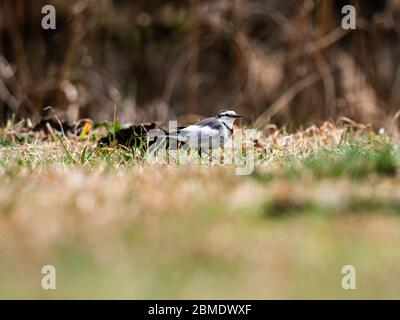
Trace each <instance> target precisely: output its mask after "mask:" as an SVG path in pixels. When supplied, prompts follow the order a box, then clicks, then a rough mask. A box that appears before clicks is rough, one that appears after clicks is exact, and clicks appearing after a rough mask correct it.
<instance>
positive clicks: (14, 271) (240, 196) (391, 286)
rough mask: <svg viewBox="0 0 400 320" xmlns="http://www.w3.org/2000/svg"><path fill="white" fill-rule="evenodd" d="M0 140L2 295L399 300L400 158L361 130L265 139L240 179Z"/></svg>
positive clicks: (51, 144)
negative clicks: (347, 281) (53, 283)
mask: <svg viewBox="0 0 400 320" xmlns="http://www.w3.org/2000/svg"><path fill="white" fill-rule="evenodd" d="M0 137H1V138H0V144H1V146H0V298H344V299H352V298H398V297H399V296H400V251H399V250H398V248H399V247H400V178H399V176H398V174H397V171H398V170H397V169H398V166H399V159H400V150H399V148H398V145H397V144H396V143H395V141H392V140H391V139H389V138H388V137H385V136H382V135H375V134H373V133H372V132H370V131H369V130H368V129H367V128H363V127H354V125H353V124H352V125H351V126H350V125H348V124H346V123H345V124H342V125H340V126H338V127H336V126H333V125H331V124H328V123H327V124H324V125H323V126H322V127H318V128H317V127H312V128H309V129H307V130H303V131H299V132H297V133H296V134H292V135H290V134H287V133H285V132H284V131H281V130H276V129H271V130H270V132H268V133H262V134H261V133H259V135H258V138H257V141H256V142H255V145H256V169H255V171H254V172H253V173H252V174H251V175H247V176H237V175H235V174H234V172H235V171H234V167H233V166H232V165H213V166H206V165H199V164H198V162H197V161H195V160H193V161H192V162H191V163H190V164H186V165H175V164H169V165H168V164H164V165H151V164H147V163H145V162H144V161H142V160H141V159H140V158H139V157H138V156H137V154H135V153H134V152H133V153H132V152H131V151H130V150H125V149H121V148H114V149H102V150H99V149H96V147H95V144H94V143H93V142H91V141H93V140H94V138H93V137H92V138H90V137H86V138H82V139H79V138H78V137H68V138H65V137H62V138H61V139H60V140H59V139H58V138H57V137H55V136H54V137H51V136H50V137H47V138H46V140H43V139H42V138H43V137H42V136H40V137H38V136H32V135H30V134H17V133H16V132H15V131H13V130H12V128H8V129H3V130H2V132H1V133H0ZM47 264H50V265H54V266H55V267H56V270H57V289H56V290H53V291H52V290H48V291H46V290H43V289H42V288H41V285H40V284H41V279H42V274H41V268H42V266H43V265H47ZM349 264H350V265H354V266H355V267H356V270H357V289H356V290H343V289H342V288H341V279H342V277H343V275H342V274H341V268H342V267H343V266H344V265H349Z"/></svg>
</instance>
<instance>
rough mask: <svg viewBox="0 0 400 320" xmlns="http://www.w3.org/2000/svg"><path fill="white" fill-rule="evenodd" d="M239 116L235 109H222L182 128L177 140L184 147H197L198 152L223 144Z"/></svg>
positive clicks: (229, 136)
mask: <svg viewBox="0 0 400 320" xmlns="http://www.w3.org/2000/svg"><path fill="white" fill-rule="evenodd" d="M239 117H241V116H240V115H238V114H236V112H235V111H232V110H227V109H224V110H222V111H221V112H219V113H218V114H217V116H216V117H211V118H206V119H203V120H201V121H199V122H197V123H195V124H192V125H189V126H187V127H185V128H182V129H180V130H179V132H178V141H180V142H181V143H183V144H184V145H185V146H186V147H190V148H195V149H198V151H199V154H201V152H202V151H204V150H208V149H215V148H218V147H220V146H223V145H225V144H226V143H227V142H228V141H229V139H230V138H231V136H232V133H233V123H234V121H235V119H236V118H239Z"/></svg>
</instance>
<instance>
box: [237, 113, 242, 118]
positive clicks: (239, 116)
mask: <svg viewBox="0 0 400 320" xmlns="http://www.w3.org/2000/svg"><path fill="white" fill-rule="evenodd" d="M235 118H243V116H242V115H240V114H236V115H235Z"/></svg>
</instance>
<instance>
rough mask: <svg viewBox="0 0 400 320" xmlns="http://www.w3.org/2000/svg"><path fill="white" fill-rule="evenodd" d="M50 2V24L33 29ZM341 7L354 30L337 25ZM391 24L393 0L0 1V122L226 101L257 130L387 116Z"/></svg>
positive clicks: (179, 110)
mask: <svg viewBox="0 0 400 320" xmlns="http://www.w3.org/2000/svg"><path fill="white" fill-rule="evenodd" d="M46 4H51V5H53V6H54V7H55V8H56V13H57V15H56V30H43V29H42V27H41V21H42V18H43V17H44V14H42V13H41V9H42V7H43V6H44V5H46ZM347 4H351V5H354V6H355V8H356V10H357V29H356V30H344V29H343V28H342V27H341V21H342V18H343V17H344V15H343V14H342V13H341V9H342V7H343V6H345V5H347ZM399 18H400V1H398V0H352V1H350V0H347V1H339V0H337V1H331V0H298V1H278V0H212V1H204V0H202V1H200V0H190V1H178V0H176V1H173V0H170V1H155V0H135V1H128V0H75V1H64V0H45V1H42V0H35V1H27V0H17V1H13V0H0V123H1V124H4V123H5V122H6V121H7V120H8V119H15V120H18V119H22V118H30V119H31V120H32V122H33V123H36V122H38V121H39V120H40V119H41V118H43V117H49V116H54V112H56V114H57V116H58V117H60V118H61V119H63V120H65V121H71V122H72V121H76V120H77V119H80V118H91V119H94V120H96V121H103V120H112V119H113V118H114V117H118V118H119V119H120V121H121V122H134V123H138V122H143V121H149V120H152V121H153V120H157V121H165V120H168V119H176V118H178V119H179V118H180V117H181V116H183V115H211V114H214V113H216V111H218V110H219V109H221V108H222V107H223V106H231V107H232V108H233V109H235V110H236V111H238V112H240V113H243V114H244V115H245V116H246V117H247V119H248V120H249V121H250V122H255V124H256V125H257V126H258V127H260V128H261V127H263V126H265V125H266V124H268V123H270V122H273V123H276V124H279V125H287V126H289V127H299V126H305V125H309V124H314V123H318V122H321V121H323V120H329V119H333V120H335V119H338V118H339V117H342V116H346V117H349V118H351V119H353V120H355V121H359V122H364V123H372V124H373V125H374V126H376V127H378V126H382V125H385V124H387V123H391V124H395V123H396V120H397V117H398V116H399V114H397V111H398V110H399V108H400V59H399V58H400V42H399V37H400V33H399V32H400V19H399ZM49 106H51V107H52V108H48V107H49ZM53 110H55V111H53Z"/></svg>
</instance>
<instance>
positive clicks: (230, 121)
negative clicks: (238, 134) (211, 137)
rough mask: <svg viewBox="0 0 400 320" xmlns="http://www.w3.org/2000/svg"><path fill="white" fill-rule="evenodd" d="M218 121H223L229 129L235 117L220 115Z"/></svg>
mask: <svg viewBox="0 0 400 320" xmlns="http://www.w3.org/2000/svg"><path fill="white" fill-rule="evenodd" d="M219 121H221V122H223V123H224V124H225V125H226V126H227V127H228V128H229V129H231V130H232V129H233V123H234V122H235V118H231V117H222V118H220V119H219Z"/></svg>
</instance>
